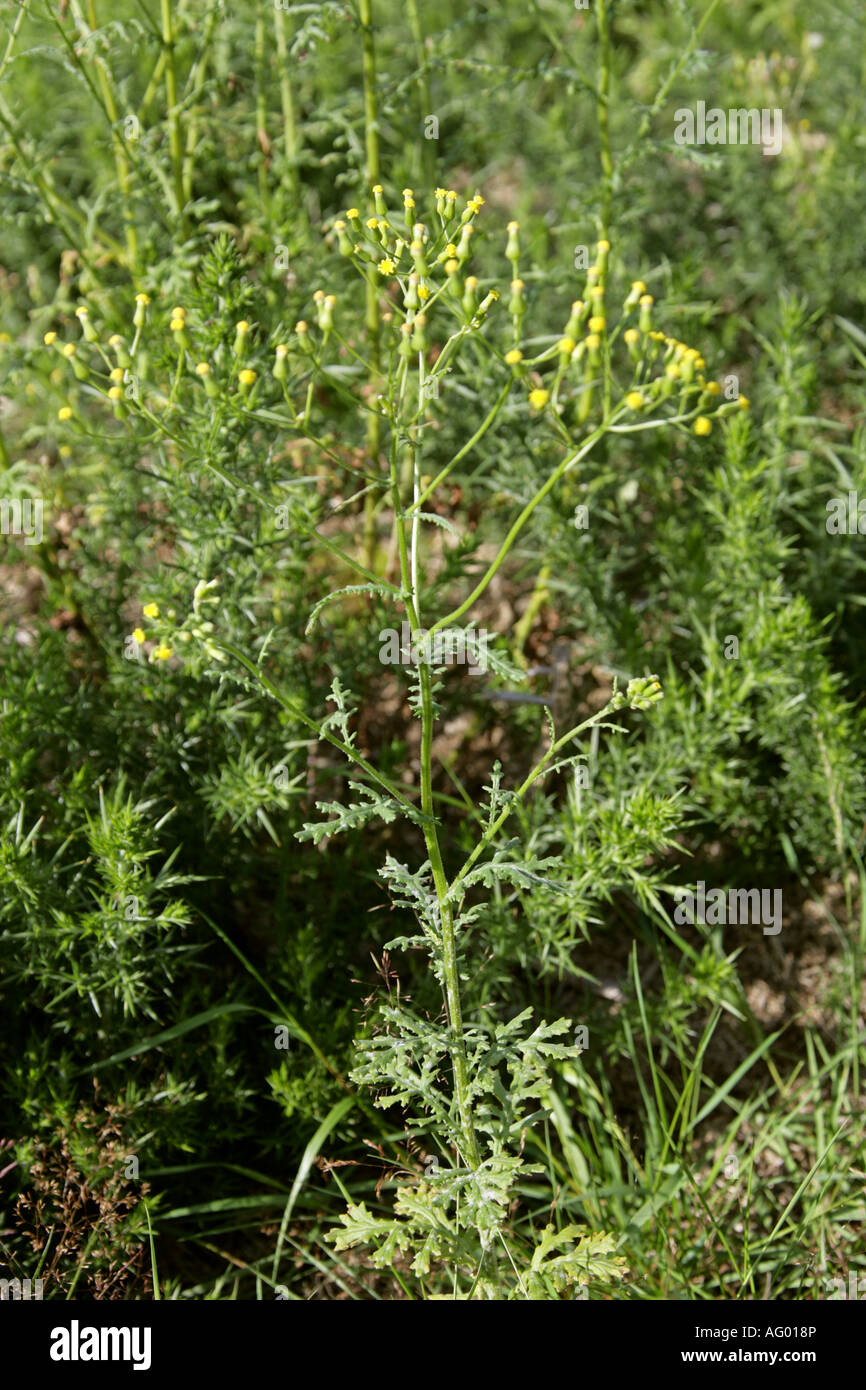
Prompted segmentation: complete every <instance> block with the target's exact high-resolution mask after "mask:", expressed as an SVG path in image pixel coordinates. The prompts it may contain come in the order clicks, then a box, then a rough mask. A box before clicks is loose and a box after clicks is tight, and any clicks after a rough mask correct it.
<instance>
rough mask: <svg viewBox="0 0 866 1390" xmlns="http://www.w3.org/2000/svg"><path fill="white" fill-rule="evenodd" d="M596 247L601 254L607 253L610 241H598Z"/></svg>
mask: <svg viewBox="0 0 866 1390" xmlns="http://www.w3.org/2000/svg"><path fill="white" fill-rule="evenodd" d="M597 249H598V251H599V252H600V254H601V255H602V256H606V255H607V253H608V251H609V250H610V242H609V241H600V242H599V243H598V247H597Z"/></svg>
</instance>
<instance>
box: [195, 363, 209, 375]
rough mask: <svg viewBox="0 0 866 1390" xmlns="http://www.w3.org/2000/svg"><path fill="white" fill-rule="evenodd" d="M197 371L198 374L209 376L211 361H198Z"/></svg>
mask: <svg viewBox="0 0 866 1390" xmlns="http://www.w3.org/2000/svg"><path fill="white" fill-rule="evenodd" d="M195 371H196V376H209V375H210V363H209V362H199V363H197V364H196V369H195Z"/></svg>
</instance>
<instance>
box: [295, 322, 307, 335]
mask: <svg viewBox="0 0 866 1390" xmlns="http://www.w3.org/2000/svg"><path fill="white" fill-rule="evenodd" d="M308 331H309V330H308V329H307V325H306V323H305V322H304V320H303V319H298V322H297V323H296V324H295V332H296V333H298V334H300V335H301V336H302V337H303V335H304V334H305V333H306V332H308Z"/></svg>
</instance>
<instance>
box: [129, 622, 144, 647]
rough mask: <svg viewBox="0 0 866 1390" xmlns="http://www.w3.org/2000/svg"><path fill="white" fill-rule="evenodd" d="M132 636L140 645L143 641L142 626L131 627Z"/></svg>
mask: <svg viewBox="0 0 866 1390" xmlns="http://www.w3.org/2000/svg"><path fill="white" fill-rule="evenodd" d="M132 636H133V638H134V640H135V641H136V642H137V643H138V645H139V646H141V644H142V642H143V641H144V628H141V627H134V628H133V629H132Z"/></svg>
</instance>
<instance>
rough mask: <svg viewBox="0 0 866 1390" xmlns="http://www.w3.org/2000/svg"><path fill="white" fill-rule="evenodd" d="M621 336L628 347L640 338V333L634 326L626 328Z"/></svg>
mask: <svg viewBox="0 0 866 1390" xmlns="http://www.w3.org/2000/svg"><path fill="white" fill-rule="evenodd" d="M622 336H623V338H624V339H625V341H626V342H627V344H628V346H629V347H633V346H634V344H635V343H636V342H638V341H639V340H640V334H639V333H638V331H637V329H636V328H627V329H626V330H625V332H624V333H623V335H622Z"/></svg>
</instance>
